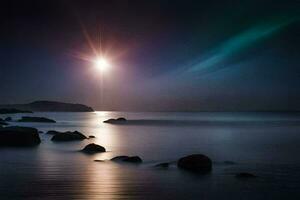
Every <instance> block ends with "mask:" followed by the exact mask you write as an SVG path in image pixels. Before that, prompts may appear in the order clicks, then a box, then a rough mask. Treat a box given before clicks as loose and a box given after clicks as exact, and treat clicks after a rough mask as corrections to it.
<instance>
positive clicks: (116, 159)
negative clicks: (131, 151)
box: [110, 156, 143, 164]
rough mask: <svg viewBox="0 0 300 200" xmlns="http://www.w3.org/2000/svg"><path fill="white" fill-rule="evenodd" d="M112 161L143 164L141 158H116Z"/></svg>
mask: <svg viewBox="0 0 300 200" xmlns="http://www.w3.org/2000/svg"><path fill="white" fill-rule="evenodd" d="M110 160H111V161H114V162H128V163H136V164H139V163H142V162H143V160H142V159H141V158H140V157H139V156H116V157H114V158H112V159H110Z"/></svg>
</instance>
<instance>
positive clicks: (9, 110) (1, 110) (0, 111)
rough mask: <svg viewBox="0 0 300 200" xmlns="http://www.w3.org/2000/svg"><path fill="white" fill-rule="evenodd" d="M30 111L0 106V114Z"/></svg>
mask: <svg viewBox="0 0 300 200" xmlns="http://www.w3.org/2000/svg"><path fill="white" fill-rule="evenodd" d="M16 113H32V112H31V111H25V110H19V109H15V108H0V114H16Z"/></svg>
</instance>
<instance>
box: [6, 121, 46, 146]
mask: <svg viewBox="0 0 300 200" xmlns="http://www.w3.org/2000/svg"><path fill="white" fill-rule="evenodd" d="M40 143H41V139H40V137H39V134H38V130H37V129H35V128H29V127H18V126H11V127H6V128H0V147H6V146H11V147H30V146H37V145H39V144H40Z"/></svg>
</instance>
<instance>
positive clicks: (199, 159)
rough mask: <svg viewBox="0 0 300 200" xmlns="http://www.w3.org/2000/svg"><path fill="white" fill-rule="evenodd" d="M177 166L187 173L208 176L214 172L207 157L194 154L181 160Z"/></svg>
mask: <svg viewBox="0 0 300 200" xmlns="http://www.w3.org/2000/svg"><path fill="white" fill-rule="evenodd" d="M177 166H178V168H180V169H184V170H187V171H191V172H197V173H203V174H206V173H209V172H210V171H211V170H212V161H211V159H210V158H209V157H207V156H205V155H202V154H193V155H189V156H186V157H183V158H180V159H179V160H178V162H177Z"/></svg>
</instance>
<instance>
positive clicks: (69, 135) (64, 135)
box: [51, 131, 87, 142]
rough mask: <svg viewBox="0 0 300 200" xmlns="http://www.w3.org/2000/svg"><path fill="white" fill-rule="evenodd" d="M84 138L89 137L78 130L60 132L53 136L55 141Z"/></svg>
mask: <svg viewBox="0 0 300 200" xmlns="http://www.w3.org/2000/svg"><path fill="white" fill-rule="evenodd" d="M84 139H87V137H86V136H85V135H83V134H82V133H80V132H78V131H74V132H70V131H67V132H58V133H57V134H55V135H54V136H53V137H52V138H51V140H52V141H55V142H67V141H78V140H84Z"/></svg>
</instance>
